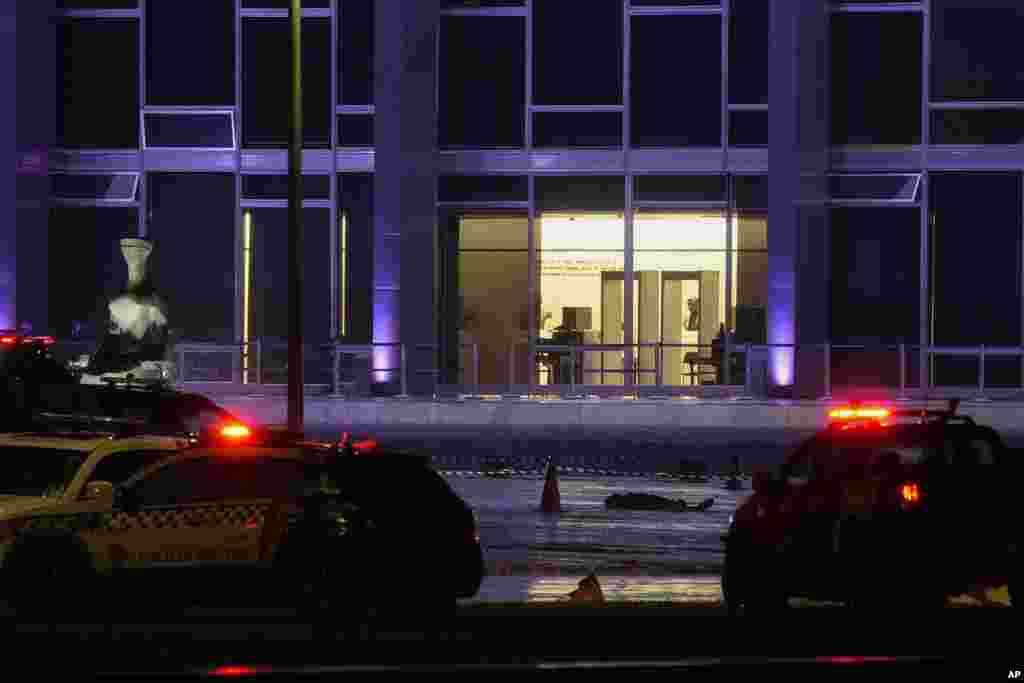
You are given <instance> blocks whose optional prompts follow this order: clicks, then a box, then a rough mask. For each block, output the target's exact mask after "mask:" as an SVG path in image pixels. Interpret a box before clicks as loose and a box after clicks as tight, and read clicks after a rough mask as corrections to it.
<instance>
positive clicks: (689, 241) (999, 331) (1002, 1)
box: [0, 0, 1024, 393]
mask: <svg viewBox="0 0 1024 683" xmlns="http://www.w3.org/2000/svg"><path fill="white" fill-rule="evenodd" d="M287 5H288V3H287V2H286V0H193V1H185V0H63V2H57V3H54V2H53V1H52V0H50V2H49V3H47V2H44V1H42V0H38V1H37V0H33V2H26V3H18V5H17V9H16V10H9V11H10V12H12V16H10V17H9V18H8V19H7V24H8V25H9V26H10V27H11V30H12V31H13V32H14V33H15V35H16V37H17V40H15V41H13V42H10V43H9V44H8V46H7V47H5V48H4V49H7V50H8V51H9V52H10V53H11V57H12V58H11V59H10V60H5V61H4V63H5V64H6V66H4V67H3V69H4V70H5V71H4V72H3V79H4V84H5V91H7V92H13V93H16V106H14V107H13V108H12V109H11V111H10V112H9V113H8V114H7V115H6V118H5V124H4V130H5V133H4V135H5V138H6V141H7V143H8V145H7V148H8V149H9V152H8V153H9V154H10V155H11V156H13V157H14V158H15V160H16V162H17V163H16V166H17V172H16V173H15V174H9V175H8V176H6V178H7V179H6V180H3V181H2V182H3V183H4V184H3V185H2V186H0V189H2V196H0V205H3V206H5V207H9V208H7V209H5V210H7V211H8V212H9V213H8V217H7V219H6V220H5V221H3V226H4V227H3V228H0V229H2V230H3V231H4V237H5V246H4V247H3V250H2V252H0V258H2V261H3V264H2V265H3V268H2V269H3V271H4V278H0V287H2V289H0V328H2V327H10V326H13V325H14V324H17V323H19V322H22V321H29V322H31V323H32V325H33V327H34V329H37V330H46V331H49V332H51V333H53V334H56V335H57V336H59V337H61V338H68V337H70V336H76V335H77V336H81V337H88V336H89V335H90V334H93V335H94V334H96V333H97V332H98V326H99V325H100V324H101V323H100V321H101V320H102V315H103V306H104V304H105V302H106V300H107V299H108V298H109V296H110V295H111V294H112V293H114V292H116V291H117V290H118V289H119V288H120V287H121V286H122V285H123V280H124V278H125V273H124V272H123V271H124V266H123V262H122V260H121V257H120V255H119V253H118V250H117V245H116V240H117V239H119V238H121V237H126V236H144V237H146V238H148V239H151V240H153V242H154V244H155V250H154V254H153V267H154V275H155V277H156V283H157V286H158V287H159V288H160V290H161V291H162V292H164V293H165V294H166V297H167V298H168V299H169V301H170V305H171V315H172V326H173V327H175V328H176V330H177V333H178V335H179V336H180V338H183V339H189V340H208V341H218V342H225V343H233V342H239V341H245V340H253V339H257V338H258V339H282V338H284V336H285V335H286V334H287V329H286V327H287V308H286V303H287V291H288V290H287V212H286V206H287V199H286V196H287V184H286V178H285V173H286V171H287V152H286V147H287V140H288V127H287V126H288V108H287V97H288V88H289V80H288V79H289V61H288V60H289V52H288V23H287V9H286V8H287ZM303 6H304V8H305V9H304V18H303V69H304V71H303V83H302V85H303V96H304V103H303V106H304V117H305V118H304V130H303V139H304V147H305V150H304V154H303V173H304V180H303V190H304V196H305V199H304V202H303V207H304V210H303V218H304V231H305V245H304V249H305V254H306V257H305V270H304V278H305V297H304V319H305V324H304V335H305V340H306V342H307V343H311V344H319V343H327V342H330V341H336V340H342V341H345V342H346V343H351V344H363V343H377V344H388V343H403V344H406V345H407V348H408V349H409V358H408V363H409V366H410V369H411V372H410V374H409V379H410V389H411V390H412V391H414V392H416V393H420V392H429V391H432V390H433V382H434V374H433V372H434V371H436V372H437V377H438V379H439V381H440V382H441V383H442V384H456V383H458V382H460V381H463V380H467V379H469V380H472V381H474V382H478V383H479V384H480V385H481V386H482V387H494V388H495V390H500V388H502V387H507V386H508V385H510V384H513V385H537V384H539V385H544V384H567V383H572V384H584V385H589V386H595V387H596V386H602V387H604V386H608V387H611V388H612V389H611V390H612V391H614V388H615V387H630V386H645V385H655V384H657V385H659V386H664V387H677V388H681V389H685V388H687V387H693V386H702V385H706V384H723V383H736V382H739V381H743V379H744V377H743V376H744V374H745V372H746V364H747V363H748V362H749V363H751V365H752V364H753V362H754V359H753V358H750V359H744V356H743V355H742V354H738V356H737V357H738V358H739V359H740V362H739V363H738V364H729V363H724V362H722V360H721V359H722V357H723V355H722V353H721V352H722V350H723V349H724V351H725V353H726V354H728V355H727V356H725V357H730V356H731V355H732V354H733V353H734V352H736V351H737V350H742V348H743V347H742V345H743V344H746V343H752V344H779V345H786V344H796V345H799V346H798V350H796V351H794V350H793V349H792V348H790V347H785V346H777V347H774V348H773V349H771V351H770V352H767V356H766V357H765V361H766V365H764V366H762V367H766V368H767V371H768V377H767V380H768V381H769V382H770V383H772V384H775V385H780V386H796V387H797V388H798V390H799V391H800V392H801V393H804V392H810V393H814V392H820V388H821V383H822V382H823V377H822V375H823V372H822V368H823V367H824V364H825V361H823V350H822V348H821V347H817V346H814V345H818V344H823V343H825V342H829V343H830V344H832V345H834V346H833V347H832V349H831V351H830V354H831V357H830V361H829V367H830V370H831V375H830V380H831V382H832V384H833V385H843V384H847V385H867V386H873V385H879V384H885V385H890V386H891V385H893V384H895V383H898V381H899V375H900V363H899V360H898V356H897V355H896V354H894V353H892V351H885V350H864V349H859V348H858V349H857V350H853V349H852V348H850V349H845V350H844V348H843V347H844V346H849V347H862V346H863V347H883V346H891V347H892V348H895V347H896V345H900V344H902V345H905V349H907V353H906V356H905V358H906V362H905V365H904V368H903V371H904V373H905V375H906V380H907V383H908V384H910V385H918V384H920V383H922V382H924V383H926V384H931V385H971V384H976V383H977V375H978V359H977V358H973V357H932V356H927V355H926V354H925V353H924V352H923V351H920V350H919V348H918V347H920V346H923V345H936V346H944V347H966V346H977V345H982V344H983V345H987V346H998V347H1017V346H1020V345H1021V344H1022V334H1024V315H1022V307H1024V300H1022V296H1021V285H1022V277H1024V270H1022V250H1024V245H1022V206H1024V204H1022V203H1024V189H1022V183H1024V174H1022V171H1024V147H1022V146H1021V144H1022V143H1024V56H1018V55H1016V53H1015V52H1014V51H1013V50H1010V49H1008V48H1007V46H1009V45H1012V44H1013V42H1012V41H1013V38H1014V37H1015V36H1016V35H1018V34H1019V33H1021V30H1020V29H1024V9H1021V8H1020V7H1019V3H1017V2H1015V1H1014V0H921V1H920V2H869V1H864V0H859V1H856V2H854V1H851V2H843V3H838V2H827V1H826V0H587V1H586V2H578V1H576V0H415V1H409V0H376V1H374V0H304V2H303ZM723 333H725V334H723ZM565 343H575V344H589V345H595V346H600V345H610V346H611V347H612V348H609V349H607V350H603V349H602V350H588V351H584V352H583V353H581V354H580V356H579V358H578V359H577V362H575V363H568V362H567V358H566V356H565V355H564V354H563V353H562V352H560V351H559V350H558V349H559V348H560V345H561V344H565ZM654 344H661V345H663V347H662V349H661V350H660V351H657V352H656V351H655V347H653V346H651V345H654ZM418 345H423V346H418ZM644 345H646V346H644ZM549 349H550V350H549ZM396 355H397V352H396V351H395V349H394V348H393V347H385V346H380V347H378V348H377V351H376V352H375V357H374V363H375V367H376V368H377V369H378V370H379V372H377V373H375V379H376V380H377V381H379V382H381V383H387V382H391V381H394V380H395V373H394V372H392V371H390V370H387V368H393V367H395V365H396ZM467 373H468V374H467ZM985 380H986V384H987V385H988V386H1003V387H1020V386H1021V382H1022V380H1024V378H1022V374H1021V361H1020V358H1019V357H1014V356H997V357H990V358H988V359H987V360H986V363H985Z"/></svg>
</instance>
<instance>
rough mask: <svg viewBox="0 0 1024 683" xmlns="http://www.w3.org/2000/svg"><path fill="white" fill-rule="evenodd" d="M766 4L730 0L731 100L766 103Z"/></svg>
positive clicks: (751, 0)
mask: <svg viewBox="0 0 1024 683" xmlns="http://www.w3.org/2000/svg"><path fill="white" fill-rule="evenodd" d="M769 7H770V3H768V2H765V0H732V4H731V5H730V9H729V46H730V47H729V50H730V54H729V102H730V103H731V104H768V36H769V35H770V33H769V32H770V30H771V28H770V24H769V19H770V13H769V11H768V8H769ZM766 125H767V124H766Z"/></svg>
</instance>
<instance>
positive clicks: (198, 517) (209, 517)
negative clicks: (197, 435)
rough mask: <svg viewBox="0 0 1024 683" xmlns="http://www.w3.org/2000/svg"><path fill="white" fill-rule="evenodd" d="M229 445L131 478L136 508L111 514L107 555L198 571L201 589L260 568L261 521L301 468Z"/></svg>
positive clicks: (136, 564) (139, 564) (131, 565)
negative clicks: (226, 453)
mask: <svg viewBox="0 0 1024 683" xmlns="http://www.w3.org/2000/svg"><path fill="white" fill-rule="evenodd" d="M233 450H234V451H236V452H235V453H233V454H232V457H210V456H207V455H199V456H193V457H185V458H183V459H178V460H176V461H173V462H171V463H169V464H167V465H166V466H164V467H162V468H159V469H157V470H156V471H154V472H149V473H145V474H144V475H142V476H141V478H140V479H139V480H138V481H136V482H131V486H130V491H131V494H130V496H131V497H134V498H135V499H136V500H137V501H138V503H137V508H132V509H124V508H123V507H122V508H121V509H119V510H116V511H115V514H114V519H113V526H114V528H115V534H114V536H115V538H116V539H117V543H116V544H115V546H114V547H113V548H112V554H113V555H114V556H119V557H120V558H121V562H122V566H123V568H125V569H139V570H170V569H173V570H178V573H179V578H184V577H185V575H188V574H196V573H201V574H202V577H201V579H200V580H201V582H202V585H203V587H204V588H206V589H209V590H219V589H221V588H225V587H231V586H230V583H231V580H230V578H229V577H231V576H232V575H240V574H245V573H249V572H248V571H247V570H254V569H259V568H262V567H264V566H265V559H266V553H265V552H264V545H265V543H264V537H265V532H266V527H267V525H268V521H269V520H270V519H271V517H272V514H271V513H272V512H273V511H274V510H275V504H277V503H279V501H280V500H282V499H283V498H286V497H287V493H288V491H290V490H292V489H293V488H294V487H295V486H296V485H297V484H296V478H297V477H299V476H301V468H300V467H299V466H298V464H297V463H295V462H293V461H292V462H290V461H287V460H282V459H277V458H272V457H260V456H249V457H247V454H246V453H245V451H247V450H250V451H251V450H253V449H233ZM189 570H195V571H189ZM199 570H201V571H199ZM197 578H199V577H197ZM225 582H227V583H225Z"/></svg>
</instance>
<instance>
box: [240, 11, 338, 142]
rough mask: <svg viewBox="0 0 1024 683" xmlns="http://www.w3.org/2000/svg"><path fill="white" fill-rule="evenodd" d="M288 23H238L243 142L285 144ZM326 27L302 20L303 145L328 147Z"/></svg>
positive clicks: (328, 35) (322, 22) (321, 22)
mask: <svg viewBox="0 0 1024 683" xmlns="http://www.w3.org/2000/svg"><path fill="white" fill-rule="evenodd" d="M288 30H289V29H288V22H287V20H284V19H246V20H245V21H244V22H243V24H242V38H243V41H242V50H243V56H242V63H243V64H244V67H245V68H244V69H243V75H242V78H243V83H242V93H243V95H242V104H243V108H242V111H243V112H244V115H243V124H244V125H243V126H242V131H243V135H244V140H243V143H244V146H246V147H255V148H260V147H262V148H266V147H285V146H287V145H288V119H289V116H290V113H289V111H290V110H289V107H288V101H289V97H288V93H289V92H290V87H291V86H290V82H291V81H290V79H291V76H290V74H291V69H290V66H289V64H290V62H291V60H290V57H289V51H288V50H289V48H288ZM330 42H331V26H330V24H329V23H327V20H325V19H303V20H302V140H303V145H304V146H305V147H313V148H324V147H328V146H330V122H331V113H332V112H331V104H330V100H331V98H330V83H331V81H330V71H331V60H329V59H325V58H324V55H326V54H328V50H329V46H330Z"/></svg>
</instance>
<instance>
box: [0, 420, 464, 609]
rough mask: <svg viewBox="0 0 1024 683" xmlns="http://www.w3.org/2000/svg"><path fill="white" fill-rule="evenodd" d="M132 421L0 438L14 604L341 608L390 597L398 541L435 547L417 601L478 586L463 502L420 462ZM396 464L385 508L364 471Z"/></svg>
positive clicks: (3, 531) (6, 565) (0, 522)
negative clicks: (158, 428) (438, 556)
mask: <svg viewBox="0 0 1024 683" xmlns="http://www.w3.org/2000/svg"><path fill="white" fill-rule="evenodd" d="M139 431H140V429H139V428H138V427H136V428H135V429H134V430H132V429H128V430H120V431H117V430H112V431H111V432H108V433H104V432H101V431H96V430H95V429H93V430H91V431H81V430H79V431H66V430H65V431H61V430H60V429H59V428H58V429H54V428H49V429H46V430H43V431H36V432H23V433H7V434H0V572H2V576H3V578H2V581H0V591H2V593H3V594H4V597H5V598H6V599H7V601H8V603H9V604H10V605H11V606H13V607H14V608H15V609H16V610H17V611H19V613H20V612H25V613H30V612H33V611H35V610H47V611H52V610H53V609H55V608H59V609H67V608H70V609H75V608H78V607H85V606H86V603H88V602H90V600H91V599H92V598H94V597H97V596H108V595H109V596H115V595H118V596H121V597H120V598H118V597H112V599H111V600H112V602H113V604H112V603H111V601H106V603H105V604H106V605H107V606H108V607H110V606H114V607H117V606H125V605H124V604H123V603H121V604H120V605H119V604H118V600H119V599H121V600H123V599H124V598H123V596H124V595H128V594H131V590H130V588H137V587H139V584H138V583H136V582H137V581H140V580H141V581H142V582H143V584H142V586H143V587H144V588H146V589H148V594H149V595H153V596H154V597H159V596H157V595H156V594H157V593H163V594H165V595H166V596H173V597H174V598H176V599H201V598H205V597H209V596H211V595H217V596H219V595H221V594H222V592H223V591H230V590H232V589H239V588H241V589H243V590H242V592H243V593H244V592H245V591H250V597H252V598H253V599H254V600H255V599H257V597H256V596H258V599H263V598H264V597H266V595H267V593H268V592H270V593H274V592H275V591H272V590H270V589H283V590H281V591H277V595H285V596H290V597H300V598H301V597H303V596H308V597H310V598H313V600H311V601H308V602H307V601H305V600H304V601H303V602H302V606H317V607H322V606H323V605H324V604H328V605H330V604H335V605H336V604H338V603H339V602H343V603H344V604H345V605H346V606H349V607H352V608H355V607H357V606H363V605H364V604H367V605H368V604H375V603H374V600H373V599H372V598H373V597H375V596H374V595H372V593H373V592H374V589H375V588H379V589H380V590H381V591H382V592H381V593H379V594H378V596H377V597H379V596H380V595H389V596H395V597H398V596H401V590H398V589H400V588H401V587H402V586H403V585H408V581H407V580H406V581H405V582H403V581H402V580H401V577H399V576H397V575H395V573H394V570H395V569H400V570H401V571H405V567H404V566H403V562H402V554H403V552H405V551H407V550H413V551H414V552H416V554H418V555H420V556H422V555H424V554H425V553H427V552H432V553H437V552H438V551H441V552H444V553H445V559H446V561H444V562H442V563H436V564H435V565H434V566H433V569H434V570H435V571H434V572H433V573H432V576H433V578H432V580H430V581H428V582H427V583H426V584H425V588H426V590H424V586H420V587H418V588H417V590H416V593H418V597H420V598H424V597H426V598H428V601H429V602H430V605H431V606H438V607H442V608H445V605H450V606H451V607H454V604H455V598H458V597H471V596H472V595H474V594H475V593H476V591H477V590H478V589H479V586H480V583H481V581H482V577H483V560H482V553H481V551H480V546H479V536H478V534H477V532H476V525H475V518H474V516H473V514H472V511H471V510H470V509H469V507H468V506H467V505H465V503H464V502H463V501H462V500H461V499H460V498H459V497H458V496H457V495H455V494H454V493H453V492H452V491H451V490H450V489H449V488H448V487H447V484H446V483H445V482H444V481H443V479H442V478H440V477H439V476H437V473H436V472H432V471H431V470H429V466H428V465H425V463H426V462H427V461H425V460H423V459H418V458H415V457H414V456H403V455H401V454H390V453H386V452H384V451H380V452H373V451H374V449H373V448H372V447H371V446H372V444H367V443H364V444H363V445H362V446H361V445H360V444H355V445H354V446H353V445H351V444H349V445H347V446H344V447H340V445H339V444H330V443H324V442H313V441H307V440H302V439H295V438H292V437H289V436H288V435H286V434H273V433H271V432H268V431H266V430H262V429H257V428H250V427H248V426H246V425H243V424H240V423H234V424H227V425H221V426H219V427H217V429H216V430H215V431H211V432H208V433H207V434H204V435H202V436H201V437H198V438H195V437H193V438H184V437H172V436H161V435H145V434H140V433H138V432H139ZM141 431H143V432H144V431H145V430H144V429H142V430H141ZM132 432H135V433H132ZM363 446H365V448H364V447H363ZM408 465H412V467H409V466H408ZM425 468H426V469H425ZM396 474H397V475H398V476H399V478H400V479H401V481H402V484H404V485H405V487H406V488H405V490H403V489H402V484H399V485H398V486H397V489H398V490H399V491H402V492H403V493H404V495H403V496H402V501H401V502H403V503H404V505H403V504H399V505H398V506H396V505H384V504H382V503H383V499H382V498H380V497H379V495H378V494H379V493H380V487H379V484H378V485H375V484H374V482H373V480H374V479H376V480H380V479H382V478H383V477H384V476H386V475H390V476H395V475H396ZM410 493H412V495H410ZM424 513H428V516H427V517H424V516H423V515H424ZM410 516H412V517H414V518H416V519H430V520H432V521H431V525H430V529H428V530H426V533H424V532H421V530H420V529H419V528H418V527H417V523H416V519H410V518H409V517H410ZM400 531H404V532H406V534H408V535H409V536H412V539H411V540H409V541H407V542H406V543H405V545H404V546H403V545H402V544H401V543H399V542H398V541H399V540H400V539H399V535H400ZM402 535H405V534H402ZM424 543H426V546H423V544H424ZM417 544H420V546H423V547H419V546H417ZM417 547H418V551H417V550H414V548H417ZM172 569H173V570H176V571H174V572H166V571H159V570H172ZM153 570H157V571H153ZM211 570H212V571H211ZM420 575H421V576H427V575H431V572H424V571H422V570H421V572H420ZM156 577H159V578H156ZM389 577H390V579H389ZM155 586H159V590H158V591H154V587H155ZM111 588H114V589H115V591H116V594H115V593H111V592H110V590H109V589H111ZM253 591H256V592H255V593H254V592H253ZM401 597H402V600H403V601H404V602H408V598H409V597H412V596H408V595H405V596H401ZM417 602H419V603H422V600H419V601H417ZM446 611H447V610H446Z"/></svg>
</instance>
